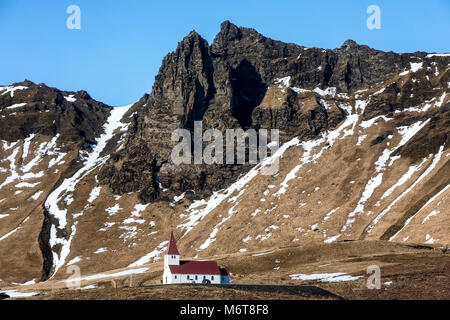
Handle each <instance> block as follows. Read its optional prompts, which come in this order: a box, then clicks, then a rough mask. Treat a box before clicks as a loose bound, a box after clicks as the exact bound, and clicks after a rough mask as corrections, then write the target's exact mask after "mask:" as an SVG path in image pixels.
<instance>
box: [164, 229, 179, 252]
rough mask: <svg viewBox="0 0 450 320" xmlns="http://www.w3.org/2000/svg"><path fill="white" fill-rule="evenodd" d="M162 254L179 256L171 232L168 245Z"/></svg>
mask: <svg viewBox="0 0 450 320" xmlns="http://www.w3.org/2000/svg"><path fill="white" fill-rule="evenodd" d="M164 254H177V255H180V253H179V252H178V249H177V244H176V242H175V238H174V236H173V232H171V233H170V239H169V244H168V245H167V249H166V252H164Z"/></svg>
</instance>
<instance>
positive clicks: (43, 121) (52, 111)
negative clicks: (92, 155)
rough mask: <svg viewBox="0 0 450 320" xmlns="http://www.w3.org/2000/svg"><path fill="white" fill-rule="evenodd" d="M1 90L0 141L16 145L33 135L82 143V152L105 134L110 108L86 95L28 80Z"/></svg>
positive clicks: (85, 93)
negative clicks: (57, 137)
mask: <svg viewBox="0 0 450 320" xmlns="http://www.w3.org/2000/svg"><path fill="white" fill-rule="evenodd" d="M4 88H5V87H3V90H2V89H1V88H0V139H2V140H6V141H17V140H19V139H24V138H26V137H27V136H29V135H30V134H31V133H34V134H43V135H48V136H55V135H56V134H60V136H61V137H60V139H61V140H62V141H71V142H80V143H81V145H82V147H83V148H87V147H89V144H92V143H94V142H95V138H96V137H97V136H98V135H99V134H100V133H101V132H102V126H103V124H104V122H105V121H106V119H107V117H108V115H109V113H110V110H111V107H109V106H107V105H105V104H103V103H101V102H98V101H95V100H93V99H92V98H91V97H90V96H89V94H88V93H87V92H86V91H78V92H66V91H60V90H58V89H55V88H50V87H47V86H46V85H44V84H34V83H33V82H31V81H29V80H25V81H23V82H20V83H15V84H13V85H12V86H10V87H7V88H19V89H17V90H14V91H13V92H12V93H11V92H10V91H11V89H9V91H8V89H4Z"/></svg>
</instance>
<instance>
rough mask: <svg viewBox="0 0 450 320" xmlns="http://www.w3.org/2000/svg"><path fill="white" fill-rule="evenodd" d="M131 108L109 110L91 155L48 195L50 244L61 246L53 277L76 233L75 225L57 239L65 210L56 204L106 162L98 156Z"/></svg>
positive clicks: (63, 224)
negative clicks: (68, 232)
mask: <svg viewBox="0 0 450 320" xmlns="http://www.w3.org/2000/svg"><path fill="white" fill-rule="evenodd" d="M131 106H132V105H129V106H125V107H119V108H114V109H112V110H111V115H110V116H109V118H108V120H107V122H106V124H105V125H104V127H103V129H104V133H103V134H102V135H101V136H100V137H99V138H98V139H97V143H96V145H95V147H94V149H93V151H92V153H90V154H89V156H88V157H87V159H86V160H85V161H84V166H83V167H82V168H81V169H80V170H78V171H77V172H76V173H75V174H74V175H73V176H71V177H70V178H67V179H65V180H64V181H63V182H62V183H61V185H60V186H59V187H58V188H56V189H55V190H54V191H53V192H51V193H50V194H49V196H48V197H47V199H46V201H45V207H46V209H47V210H48V212H49V214H50V215H52V216H53V217H54V218H55V219H56V220H57V221H58V225H57V226H55V225H52V227H51V232H50V244H51V245H52V246H53V245H55V244H61V246H62V247H61V252H60V254H59V255H58V254H57V253H56V252H53V263H54V266H55V269H54V273H53V275H54V274H56V272H57V271H58V270H59V268H61V267H62V266H63V265H64V263H65V260H66V258H67V256H68V255H69V252H70V244H71V241H72V239H73V237H74V235H75V233H76V223H75V224H74V225H72V227H71V234H70V237H69V239H68V240H67V239H65V238H64V237H58V235H57V232H56V227H57V228H59V229H64V228H66V226H67V209H60V207H59V205H58V203H59V202H60V201H61V200H62V199H63V198H65V197H66V196H67V195H68V194H71V193H73V191H74V190H75V187H76V185H77V184H78V182H80V180H81V179H82V178H83V177H85V176H86V175H88V174H89V173H91V172H92V171H93V170H95V169H96V168H98V167H99V166H101V165H102V164H104V163H105V162H106V160H108V158H109V156H108V155H107V156H104V157H100V154H101V152H102V151H103V149H104V148H105V146H106V144H107V143H108V141H109V140H110V139H111V138H112V137H113V136H114V131H115V130H116V129H119V128H122V127H123V126H124V124H123V123H122V122H121V121H120V120H121V119H122V117H123V115H124V114H125V113H126V112H127V111H128V109H129V108H130V107H131Z"/></svg>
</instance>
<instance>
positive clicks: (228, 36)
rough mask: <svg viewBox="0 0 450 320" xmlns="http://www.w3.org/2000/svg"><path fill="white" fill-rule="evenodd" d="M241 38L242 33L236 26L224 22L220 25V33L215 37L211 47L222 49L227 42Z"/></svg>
mask: <svg viewBox="0 0 450 320" xmlns="http://www.w3.org/2000/svg"><path fill="white" fill-rule="evenodd" d="M241 37H242V31H241V29H240V28H238V27H237V26H236V25H234V24H232V23H231V22H230V21H228V20H226V21H224V22H222V24H221V25H220V32H219V33H218V34H217V35H216V37H215V39H214V41H213V44H212V47H213V48H214V49H223V48H225V47H226V46H227V44H228V43H229V42H232V41H234V40H239V39H241Z"/></svg>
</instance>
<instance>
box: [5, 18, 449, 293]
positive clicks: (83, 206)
mask: <svg viewBox="0 0 450 320" xmlns="http://www.w3.org/2000/svg"><path fill="white" fill-rule="evenodd" d="M449 70H450V56H449V55H448V54H430V53H425V52H416V53H402V54H398V53H393V52H382V51H379V50H375V49H372V48H369V47H367V46H364V45H359V44H357V43H355V42H354V41H352V40H347V41H345V42H344V44H343V45H342V46H341V47H340V48H336V49H333V50H330V49H321V48H306V47H303V46H300V45H297V44H287V43H283V42H281V41H275V40H272V39H268V38H266V37H264V36H263V35H261V34H259V33H258V32H256V31H255V30H253V29H249V28H243V27H237V26H235V25H233V24H231V23H230V22H228V21H226V22H224V23H222V25H221V30H220V32H219V34H218V35H217V36H216V37H215V39H214V41H213V43H212V44H208V43H207V41H206V40H204V39H203V38H202V37H201V36H200V35H199V34H198V33H196V32H195V31H193V32H191V33H190V34H189V35H187V36H186V37H185V38H184V39H183V40H182V41H181V42H180V43H179V44H178V46H177V49H176V50H175V51H174V52H171V53H169V54H168V55H167V56H166V57H165V58H164V59H163V62H162V65H161V68H160V70H159V73H158V75H157V76H156V79H155V83H154V86H153V89H152V90H151V92H150V93H149V94H145V95H144V96H143V97H142V98H141V99H140V100H139V101H138V102H136V103H135V104H134V105H131V106H127V107H124V108H113V109H111V108H110V107H108V106H106V105H104V104H102V103H100V102H97V101H94V100H93V99H92V98H91V97H90V96H89V95H88V94H87V93H86V92H84V91H80V92H64V91H59V90H57V89H54V88H48V87H46V86H45V85H43V84H39V85H36V84H33V83H31V82H29V81H25V82H23V83H17V84H13V85H10V86H5V87H0V140H3V141H2V146H1V147H0V156H1V160H0V262H1V268H0V279H3V280H4V281H7V282H10V281H16V282H17V281H22V282H23V281H29V280H30V279H35V280H36V281H37V280H39V279H44V280H45V279H47V278H49V277H63V275H64V268H63V267H67V266H69V265H73V264H76V265H78V266H80V267H81V268H82V270H83V272H84V273H89V272H99V271H103V270H110V269H113V268H122V267H125V266H139V265H142V264H145V263H149V262H153V261H157V260H158V259H160V255H161V253H162V252H163V251H164V249H165V244H166V240H167V239H166V238H167V235H168V234H169V231H171V230H174V231H175V233H176V236H177V238H181V240H180V241H179V247H180V250H182V252H183V255H184V256H197V257H198V256H200V257H204V258H210V257H214V256H216V255H217V254H219V253H220V254H240V253H245V252H253V251H257V250H262V249H270V248H274V247H279V246H287V245H298V244H304V243H307V242H325V243H331V242H335V241H347V240H356V239H361V240H366V239H369V240H370V239H383V240H390V241H401V242H411V243H428V244H435V245H445V244H447V243H448V241H449V240H450V239H449V233H448V227H446V226H448V219H449V218H448V213H449V212H450V211H449V210H450V208H449V205H448V203H449V201H448V197H449V196H450V190H449V184H450V180H449V179H450V171H449V170H450V167H449V166H450V162H449V151H448V147H449V142H450V141H449V139H450V138H449V137H450V134H449V133H450V132H449V130H450V129H449V128H450V126H449V124H450V103H449V95H448V93H449V90H450V89H449V84H450V76H449ZM195 121H202V124H203V130H206V129H209V128H214V129H217V130H219V131H220V132H222V133H224V132H225V130H227V129H242V130H244V131H248V130H249V129H254V130H256V131H259V130H261V129H278V130H279V132H280V149H279V150H278V151H277V152H273V153H269V158H267V159H265V160H264V161H262V162H260V163H259V164H258V165H252V164H250V163H248V162H246V163H244V164H233V165H226V164H223V165H222V164H214V165H207V164H192V165H188V164H183V165H175V164H174V163H173V162H172V161H171V152H172V149H173V147H174V146H175V145H176V144H177V142H174V141H172V140H171V136H172V133H173V132H174V130H176V129H180V128H182V129H187V130H189V131H190V132H191V133H193V131H194V122H195ZM275 160H276V161H279V170H278V171H276V172H274V173H273V174H271V175H262V174H261V170H262V169H263V168H264V167H265V166H267V165H268V164H269V163H271V162H272V161H275ZM11 195H14V197H12V196H11ZM11 250H16V252H17V254H15V255H14V256H12V255H10V254H9V253H10V252H11ZM0 284H1V282H0Z"/></svg>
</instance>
